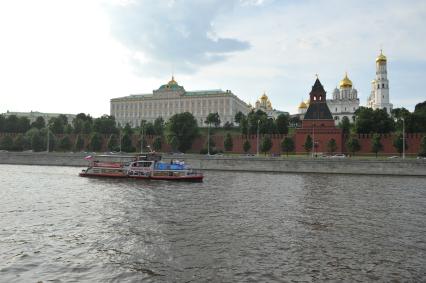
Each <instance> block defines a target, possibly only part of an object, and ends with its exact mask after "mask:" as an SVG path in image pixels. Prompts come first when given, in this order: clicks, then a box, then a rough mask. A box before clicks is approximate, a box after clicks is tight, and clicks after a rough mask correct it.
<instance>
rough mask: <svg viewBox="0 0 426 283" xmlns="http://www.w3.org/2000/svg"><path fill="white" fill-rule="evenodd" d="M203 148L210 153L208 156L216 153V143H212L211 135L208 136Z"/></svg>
mask: <svg viewBox="0 0 426 283" xmlns="http://www.w3.org/2000/svg"><path fill="white" fill-rule="evenodd" d="M209 146H210V149H207V148H208V147H209ZM204 148H206V149H207V152H210V154H215V153H216V143H215V142H214V139H213V135H212V134H210V137H209V141H208V140H206V144H205V147H204Z"/></svg>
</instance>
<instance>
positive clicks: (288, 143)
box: [281, 137, 294, 156]
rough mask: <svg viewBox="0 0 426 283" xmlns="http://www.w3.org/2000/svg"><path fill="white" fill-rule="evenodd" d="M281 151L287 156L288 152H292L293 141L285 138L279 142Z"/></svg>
mask: <svg viewBox="0 0 426 283" xmlns="http://www.w3.org/2000/svg"><path fill="white" fill-rule="evenodd" d="M281 150H282V151H284V152H285V153H286V154H287V156H288V153H289V152H290V151H294V141H293V139H292V138H290V137H285V138H284V139H283V141H282V142H281Z"/></svg>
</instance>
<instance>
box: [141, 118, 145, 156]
mask: <svg viewBox="0 0 426 283" xmlns="http://www.w3.org/2000/svg"><path fill="white" fill-rule="evenodd" d="M143 130H144V125H141V153H143Z"/></svg>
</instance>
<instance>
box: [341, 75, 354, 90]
mask: <svg viewBox="0 0 426 283" xmlns="http://www.w3.org/2000/svg"><path fill="white" fill-rule="evenodd" d="M340 87H352V81H351V80H350V79H349V78H348V73H346V74H345V77H344V78H343V80H341V81H340Z"/></svg>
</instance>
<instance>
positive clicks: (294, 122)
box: [288, 116, 301, 128]
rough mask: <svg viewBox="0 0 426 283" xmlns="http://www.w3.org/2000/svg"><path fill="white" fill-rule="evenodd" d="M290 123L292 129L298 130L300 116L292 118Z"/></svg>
mask: <svg viewBox="0 0 426 283" xmlns="http://www.w3.org/2000/svg"><path fill="white" fill-rule="evenodd" d="M288 122H289V124H290V127H292V128H297V127H299V125H300V123H301V120H300V118H299V116H294V117H291V118H290V119H289V120H288Z"/></svg>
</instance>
